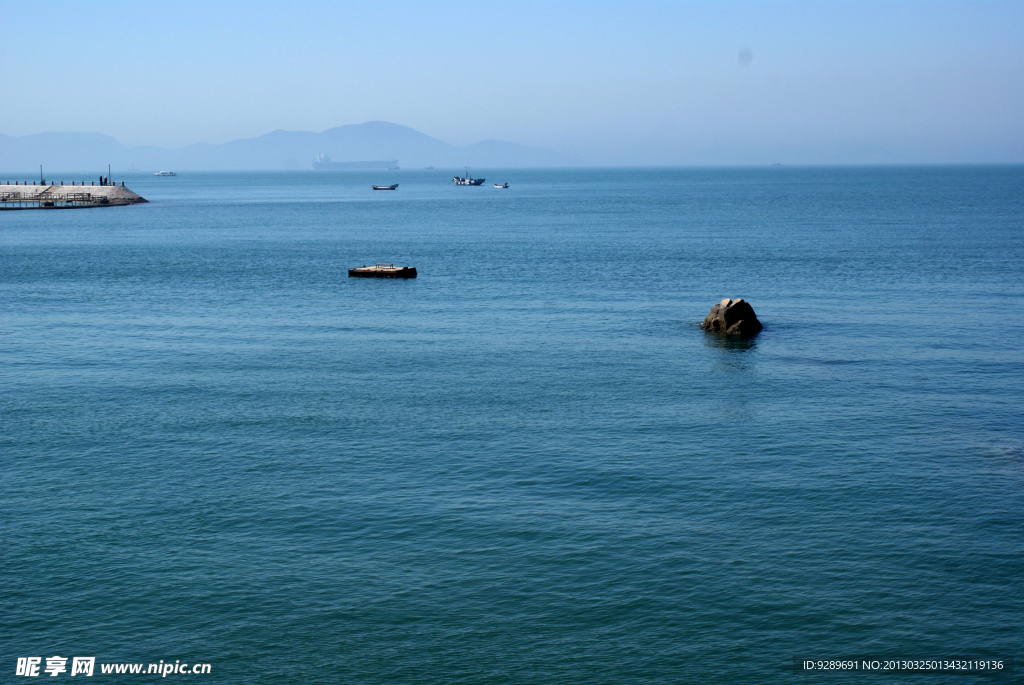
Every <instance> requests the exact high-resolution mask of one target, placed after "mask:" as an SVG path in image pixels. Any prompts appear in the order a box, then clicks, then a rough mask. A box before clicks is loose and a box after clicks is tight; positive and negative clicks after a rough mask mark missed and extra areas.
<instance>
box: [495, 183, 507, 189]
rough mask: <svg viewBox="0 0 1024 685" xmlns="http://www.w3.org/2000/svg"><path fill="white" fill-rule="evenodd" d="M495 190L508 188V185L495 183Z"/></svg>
mask: <svg viewBox="0 0 1024 685" xmlns="http://www.w3.org/2000/svg"><path fill="white" fill-rule="evenodd" d="M494 187H495V188H508V183H495V184H494Z"/></svg>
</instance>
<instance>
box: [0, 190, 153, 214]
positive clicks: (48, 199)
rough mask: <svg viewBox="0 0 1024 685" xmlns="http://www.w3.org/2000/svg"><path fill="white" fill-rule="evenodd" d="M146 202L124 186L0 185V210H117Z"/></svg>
mask: <svg viewBox="0 0 1024 685" xmlns="http://www.w3.org/2000/svg"><path fill="white" fill-rule="evenodd" d="M143 202H149V200H147V199H146V198H144V197H142V196H141V195H139V194H138V193H136V192H133V191H132V190H130V189H128V188H125V187H124V186H123V185H113V184H105V185H92V186H87V185H82V184H78V185H54V184H48V185H44V184H39V185H31V186H30V185H24V184H18V185H11V184H4V185H0V210H3V209H71V208H73V207H117V206H121V205H137V204H141V203H143Z"/></svg>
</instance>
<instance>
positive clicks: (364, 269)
mask: <svg viewBox="0 0 1024 685" xmlns="http://www.w3.org/2000/svg"><path fill="white" fill-rule="evenodd" d="M348 275H349V276H360V277H362V278H416V267H413V266H395V265H394V264H374V265H373V266H357V267H356V268H354V269H349V270H348Z"/></svg>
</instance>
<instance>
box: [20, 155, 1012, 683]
mask: <svg viewBox="0 0 1024 685" xmlns="http://www.w3.org/2000/svg"><path fill="white" fill-rule="evenodd" d="M476 172H478V173H479V175H485V176H487V177H488V182H487V185H486V186H484V187H481V188H457V187H454V186H452V185H450V184H449V183H448V179H449V178H450V175H451V174H447V175H446V174H445V172H444V171H433V172H431V171H419V172H412V171H400V172H389V173H386V174H384V175H383V176H381V175H380V174H377V175H373V174H358V173H347V174H346V173H342V174H315V173H313V172H309V173H303V172H294V173H281V174H206V175H199V174H182V175H181V176H178V177H177V178H154V177H152V176H143V175H139V176H137V177H127V178H126V180H127V185H128V186H129V187H131V188H133V189H135V190H136V191H138V192H140V193H141V194H142V195H144V196H146V197H147V198H149V199H150V200H151V201H152V203H151V204H148V205H141V206H134V207H123V208H106V209H91V210H72V211H50V212H47V211H23V212H2V213H0V466H2V475H3V479H2V492H0V540H2V553H0V574H2V582H0V607H2V610H0V611H2V614H0V659H2V662H0V681H3V682H7V679H10V680H12V681H24V679H22V678H15V676H14V675H13V674H14V672H15V670H14V669H15V661H16V658H17V657H20V656H32V655H35V656H42V657H47V656H51V655H55V654H57V655H62V656H65V657H68V656H74V655H90V656H95V657H97V662H147V663H148V662H153V661H157V660H159V659H163V660H170V661H173V660H175V659H180V660H183V661H188V662H208V663H211V664H212V671H211V674H210V675H207V676H194V677H193V676H182V675H176V676H168V677H169V678H171V679H175V678H177V679H194V680H197V681H205V682H224V683H335V682H338V683H342V682H344V683H438V684H440V683H682V682H702V683H735V682H751V683H754V682H780V681H788V680H798V681H807V682H830V681H831V680H832V679H833V678H832V677H831V676H817V675H811V676H807V675H799V676H798V675H794V674H793V673H792V657H794V656H823V657H828V656H832V657H839V656H862V655H865V656H866V655H875V656H888V655H907V656H929V657H934V656H976V655H984V656H1003V657H1007V656H1016V657H1018V658H1019V657H1021V656H1022V653H1024V649H1022V648H1024V630H1022V626H1024V523H1022V519H1024V169H1021V168H935V169H929V168H913V169H787V168H769V169H725V170H646V171H644V170H640V171H637V170H627V171H618V170H616V171H608V170H604V171H602V170H571V171H570V170H563V171H502V172H497V173H498V175H497V176H495V175H494V174H495V172H493V171H485V170H476ZM12 178H13V177H12ZM71 178H72V177H71V176H69V177H68V179H67V180H71ZM74 178H76V179H77V178H79V177H78V176H76V177H74ZM505 180H508V181H509V182H510V184H511V187H510V188H509V189H508V190H496V189H494V188H493V187H491V181H505ZM396 181H397V182H400V183H401V185H400V187H399V190H398V191H397V192H394V193H380V192H378V193H374V192H372V191H370V189H369V185H370V184H371V183H384V182H388V183H390V182H396ZM376 261H389V262H395V263H400V264H409V265H412V266H415V267H416V268H417V269H418V270H419V274H420V275H419V278H418V279H416V280H410V281H378V280H367V279H350V278H348V277H347V275H346V268H347V267H350V266H358V265H362V264H365V263H373V262H376ZM723 297H744V298H746V299H747V300H748V301H750V302H751V303H752V304H753V306H754V308H755V310H756V311H757V313H758V316H759V317H760V318H761V320H762V322H763V323H764V325H765V329H764V331H763V332H762V333H761V334H760V335H759V336H758V337H757V338H756V339H754V340H753V341H749V342H725V341H722V340H720V339H718V338H714V337H710V336H707V335H706V334H704V333H703V332H702V331H701V330H700V329H699V323H700V322H701V320H702V319H703V318H704V316H705V315H706V314H707V312H708V309H709V308H710V306H711V305H712V304H713V303H715V302H717V301H718V300H720V299H722V298H723ZM69 664H70V662H69ZM68 675H69V674H68V673H65V674H63V677H68ZM44 677H46V676H45V674H44ZM94 677H96V678H97V679H98V680H99V681H100V682H113V681H117V680H118V679H117V678H116V677H114V676H102V675H100V674H99V668H98V667H97V674H96V676H94ZM154 677H155V676H135V677H128V676H124V677H122V680H124V681H125V682H130V681H131V682H137V681H139V680H140V678H141V679H143V680H147V681H148V680H152V679H153V678H154ZM1017 677H1020V676H1019V668H1018V676H1017ZM851 678H852V679H853V680H857V679H868V680H870V681H871V682H881V681H882V680H881V677H880V676H863V675H861V676H850V677H849V678H847V679H848V680H849V679H851ZM923 680H927V681H928V682H929V683H939V682H957V683H962V682H967V680H970V681H972V682H973V681H974V680H973V679H972V678H970V677H968V678H967V680H964V677H963V676H916V677H911V676H908V677H907V678H906V679H905V680H903V681H901V680H898V679H896V680H894V679H892V678H885V682H923ZM26 682H27V681H26Z"/></svg>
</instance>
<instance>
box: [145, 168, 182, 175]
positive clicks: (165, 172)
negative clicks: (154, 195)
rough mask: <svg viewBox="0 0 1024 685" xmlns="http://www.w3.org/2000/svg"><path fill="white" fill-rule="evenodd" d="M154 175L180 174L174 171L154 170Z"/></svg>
mask: <svg viewBox="0 0 1024 685" xmlns="http://www.w3.org/2000/svg"><path fill="white" fill-rule="evenodd" d="M152 168H153V167H150V169H152ZM153 175H154V176H177V175H178V174H176V173H174V172H173V171H154V172H153Z"/></svg>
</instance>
